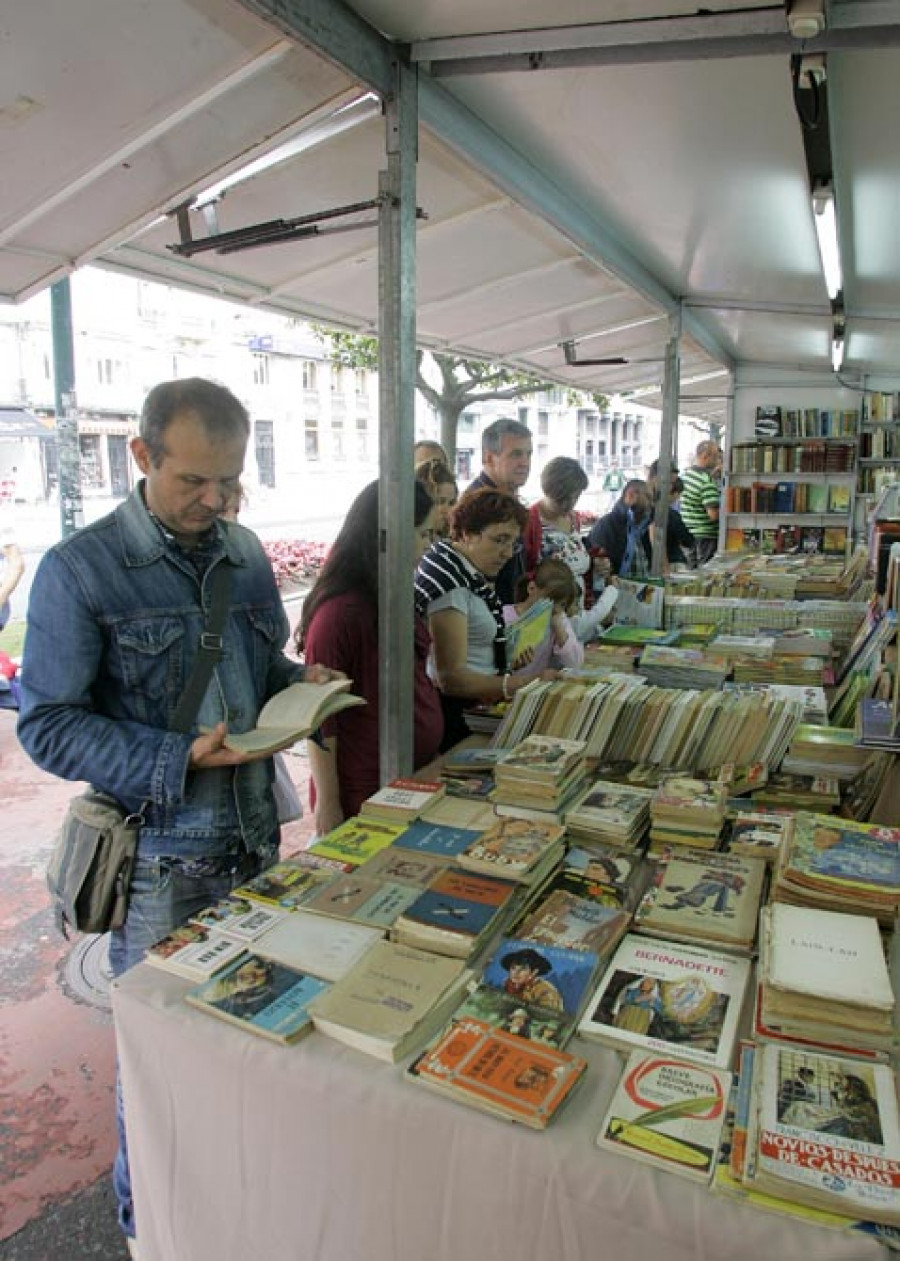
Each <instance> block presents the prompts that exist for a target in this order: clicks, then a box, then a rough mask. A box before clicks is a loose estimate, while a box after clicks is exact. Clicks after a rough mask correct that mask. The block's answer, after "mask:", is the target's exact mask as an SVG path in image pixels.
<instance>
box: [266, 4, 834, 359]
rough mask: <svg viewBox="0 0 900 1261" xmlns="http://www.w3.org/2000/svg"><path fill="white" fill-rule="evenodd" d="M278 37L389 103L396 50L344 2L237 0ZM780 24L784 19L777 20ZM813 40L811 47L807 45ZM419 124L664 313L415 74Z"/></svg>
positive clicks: (693, 327) (558, 196)
mask: <svg viewBox="0 0 900 1261" xmlns="http://www.w3.org/2000/svg"><path fill="white" fill-rule="evenodd" d="M241 3H242V4H243V6H244V8H246V9H249V10H250V11H251V12H252V13H256V14H258V15H259V16H260V17H263V18H265V19H266V20H267V21H268V22H270V23H271V24H272V25H274V26H275V27H277V28H278V30H280V31H282V32H283V33H285V34H287V35H290V36H292V37H293V38H294V39H299V40H301V41H302V42H303V43H305V44H308V45H309V46H310V47H313V48H316V49H317V50H318V51H319V52H320V53H322V54H323V55H324V56H326V57H328V58H330V59H331V60H332V61H334V62H335V63H336V64H337V65H339V66H341V67H343V68H344V69H345V70H347V71H348V72H349V73H350V74H352V75H353V76H354V77H355V78H356V79H358V80H359V81H360V82H362V83H364V84H366V85H367V86H368V87H371V88H373V89H374V90H375V91H376V92H379V93H380V94H381V95H382V96H388V95H390V94H391V93H392V92H393V88H394V70H393V65H394V59H395V57H396V52H397V50H396V48H395V47H394V46H393V45H391V44H390V43H389V41H388V40H386V39H385V38H384V36H382V35H381V34H379V32H378V31H376V30H375V28H374V27H372V26H370V25H369V24H368V23H367V22H366V21H365V20H364V19H363V18H361V17H360V16H359V15H358V14H357V13H355V12H354V11H353V10H352V9H350V8H348V7H347V6H346V5H345V4H343V3H342V0H241ZM781 20H782V22H783V20H784V19H783V15H782V17H781ZM813 42H814V41H810V44H812V43H813ZM418 84H419V115H420V118H421V121H422V122H423V123H424V124H425V125H426V126H427V127H428V128H429V130H430V131H432V132H433V133H434V135H436V136H437V137H438V138H439V139H440V140H442V141H444V143H445V144H447V145H449V146H450V147H451V148H452V149H454V150H455V151H456V152H457V153H458V154H459V155H460V156H461V157H462V159H463V160H464V161H466V162H469V163H470V164H471V165H472V166H474V167H476V168H477V169H479V170H480V171H481V172H482V173H483V174H484V175H485V177H486V178H487V179H488V180H489V181H490V182H491V183H492V184H493V185H494V187H495V188H498V189H499V190H500V191H501V192H503V193H505V194H506V195H507V196H509V197H511V198H513V200H515V201H516V202H518V204H519V205H520V206H523V207H524V208H525V209H526V210H528V211H530V212H531V213H532V214H535V215H537V216H538V218H540V219H542V220H543V221H544V222H545V223H548V224H549V225H550V226H551V227H552V228H553V229H555V230H556V231H557V232H559V233H561V234H562V236H564V237H565V238H566V239H567V240H569V241H571V242H572V244H573V245H574V246H575V247H576V249H578V251H579V252H580V253H581V254H583V255H584V256H585V257H586V258H588V259H590V260H591V261H592V262H593V263H594V264H595V265H596V266H599V267H601V268H603V269H605V270H608V271H610V272H612V273H613V274H615V275H616V276H617V277H618V278H619V279H620V280H622V281H624V282H625V283H626V284H628V285H630V286H631V288H633V289H636V290H637V292H638V293H640V294H642V295H643V296H644V297H645V298H647V299H648V300H649V301H650V302H652V303H653V304H654V305H656V306H658V307H660V308H661V309H662V310H663V311H664V312H665V313H666V314H671V313H672V312H673V311H674V310H675V309H676V308H677V306H678V299H677V298H676V297H675V295H674V294H673V293H671V292H670V291H669V289H668V288H667V287H666V286H665V285H664V284H663V283H662V281H660V280H659V279H658V278H657V277H656V276H655V275H654V274H653V273H652V272H651V271H650V269H649V268H648V267H646V266H645V265H644V264H643V263H642V262H641V261H640V260H639V259H638V258H637V257H636V256H635V255H634V254H633V253H632V252H631V251H630V250H629V249H628V247H627V246H626V245H624V244H623V243H622V242H621V241H620V240H619V239H618V237H617V235H616V233H615V231H614V230H613V228H612V226H611V225H610V224H608V223H605V222H604V221H603V220H602V218H601V217H600V216H599V214H598V213H597V212H593V213H592V212H590V211H586V210H584V209H583V208H582V206H581V204H580V203H579V202H578V201H577V200H576V199H575V198H573V197H572V196H571V195H569V194H568V193H567V192H566V191H565V188H564V187H563V185H562V184H561V182H560V181H558V180H556V179H554V178H553V177H552V175H550V174H548V173H546V172H545V171H543V170H541V168H540V167H539V166H537V164H536V163H534V162H532V161H531V160H530V159H529V158H527V157H525V156H524V155H523V154H522V153H520V152H519V151H518V150H517V149H515V148H514V147H513V146H512V145H511V144H510V143H509V142H508V141H506V140H504V139H503V137H502V136H501V135H500V134H499V133H498V132H496V131H494V130H493V129H492V128H491V127H489V126H488V125H487V124H486V123H485V122H483V121H482V119H480V118H479V117H478V115H477V114H475V113H473V112H472V110H470V109H469V108H468V107H467V106H466V105H464V104H463V103H462V102H461V101H459V100H458V99H457V98H456V97H454V96H452V95H451V94H450V93H449V92H448V91H447V90H446V89H445V88H444V87H443V86H442V85H441V84H439V83H436V82H435V81H434V79H432V78H431V77H430V76H429V75H427V74H422V73H420V74H419V78H418ZM683 325H684V332H685V334H686V335H688V336H690V337H691V338H693V340H694V341H695V342H697V344H698V345H699V346H700V347H702V349H703V350H705V351H706V353H707V354H709V355H711V356H712V358H714V359H716V360H717V361H718V362H719V363H721V364H724V365H725V366H726V367H728V368H730V367H732V359H731V356H730V354H729V353H728V351H727V350H726V349H725V347H724V346H723V345H722V344H721V343H720V342H719V340H718V338H717V337H716V336H715V335H714V334H713V332H712V331H711V330H710V329H709V328H708V327H707V326H706V325H705V324H704V323H703V322H702V321H701V319H700V318H699V317H698V316H696V315H693V314H692V313H690V312H685V313H684V316H683Z"/></svg>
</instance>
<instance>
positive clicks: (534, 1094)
mask: <svg viewBox="0 0 900 1261" xmlns="http://www.w3.org/2000/svg"><path fill="white" fill-rule="evenodd" d="M586 1068H587V1061H586V1060H584V1059H582V1058H581V1057H580V1056H577V1055H570V1054H568V1053H567V1052H566V1051H557V1050H554V1048H553V1047H550V1046H546V1045H544V1044H543V1043H537V1042H531V1041H529V1040H528V1039H527V1038H519V1037H516V1036H515V1035H514V1034H510V1033H505V1032H504V1031H503V1030H501V1029H493V1028H492V1027H491V1026H490V1025H488V1024H485V1023H484V1021H481V1020H471V1019H464V1020H459V1021H457V1022H456V1023H455V1024H454V1025H451V1027H450V1028H449V1029H448V1030H447V1032H446V1033H445V1034H444V1035H443V1036H442V1037H441V1038H440V1040H439V1041H438V1042H437V1043H436V1044H435V1045H434V1046H433V1047H432V1048H431V1049H430V1050H428V1051H426V1052H425V1054H424V1055H423V1056H422V1058H421V1059H420V1060H419V1062H418V1064H417V1065H416V1066H415V1071H416V1075H417V1076H418V1077H419V1078H420V1079H421V1080H422V1081H423V1082H424V1083H425V1084H431V1085H434V1086H438V1087H440V1088H441V1089H444V1090H446V1091H447V1092H449V1093H452V1094H454V1095H455V1096H456V1097H458V1098H461V1099H463V1100H464V1101H467V1102H471V1103H472V1104H474V1105H475V1106H479V1105H480V1106H484V1107H485V1108H487V1109H488V1110H489V1111H500V1112H503V1113H504V1114H505V1115H507V1116H509V1117H510V1118H511V1119H512V1120H520V1121H523V1122H525V1124H528V1125H533V1126H537V1127H539V1128H543V1127H544V1126H545V1125H546V1124H547V1122H548V1121H549V1120H550V1119H551V1117H552V1116H553V1114H554V1113H555V1112H556V1111H557V1109H558V1108H559V1107H560V1105H561V1104H562V1103H563V1101H564V1100H565V1099H566V1098H567V1096H568V1095H569V1093H570V1092H571V1090H572V1088H573V1087H574V1086H575V1084H576V1083H577V1082H578V1080H579V1079H580V1077H581V1075H582V1073H583V1072H584V1070H585V1069H586Z"/></svg>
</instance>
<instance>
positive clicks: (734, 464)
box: [731, 438, 856, 473]
mask: <svg viewBox="0 0 900 1261" xmlns="http://www.w3.org/2000/svg"><path fill="white" fill-rule="evenodd" d="M855 464H856V443H855V442H840V441H837V442H836V441H834V440H828V439H825V438H820V439H806V440H801V441H798V442H794V443H773V442H737V443H735V444H734V446H733V447H732V448H731V472H732V473H848V472H850V471H851V470H852V469H853V468H854V467H855Z"/></svg>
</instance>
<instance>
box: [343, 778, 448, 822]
mask: <svg viewBox="0 0 900 1261" xmlns="http://www.w3.org/2000/svg"><path fill="white" fill-rule="evenodd" d="M446 791H447V788H446V785H445V784H442V783H439V782H427V781H425V780H417V779H392V780H391V782H390V783H389V784H385V786H384V788H379V790H378V792H377V793H373V794H372V796H371V797H367V798H366V800H365V801H364V802H363V803H362V805H361V806H360V809H359V812H360V814H362V815H366V816H367V817H368V818H370V819H386V820H387V821H388V822H389V823H404V824H406V823H411V822H412V821H413V820H414V819H418V817H419V816H420V815H421V813H422V811H423V810H427V809H428V807H429V806H433V805H434V803H435V802H436V801H440V799H441V797H443V795H444V793H445V792H446Z"/></svg>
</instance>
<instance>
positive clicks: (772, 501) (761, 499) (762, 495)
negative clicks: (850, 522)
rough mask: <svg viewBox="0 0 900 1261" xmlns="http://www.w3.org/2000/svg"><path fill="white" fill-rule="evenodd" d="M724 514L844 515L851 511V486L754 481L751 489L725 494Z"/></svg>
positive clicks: (735, 488) (737, 488) (739, 488)
mask: <svg viewBox="0 0 900 1261" xmlns="http://www.w3.org/2000/svg"><path fill="white" fill-rule="evenodd" d="M725 508H726V511H727V512H767V513H774V512H801V513H802V512H807V513H818V514H820V515H821V514H823V513H846V512H849V511H850V487H849V486H847V485H846V484H837V483H832V484H830V485H829V484H828V483H827V482H788V481H784V482H776V483H775V484H774V485H771V484H768V483H763V482H754V483H753V485H752V486H729V487H728V488H727V489H726V492H725Z"/></svg>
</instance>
